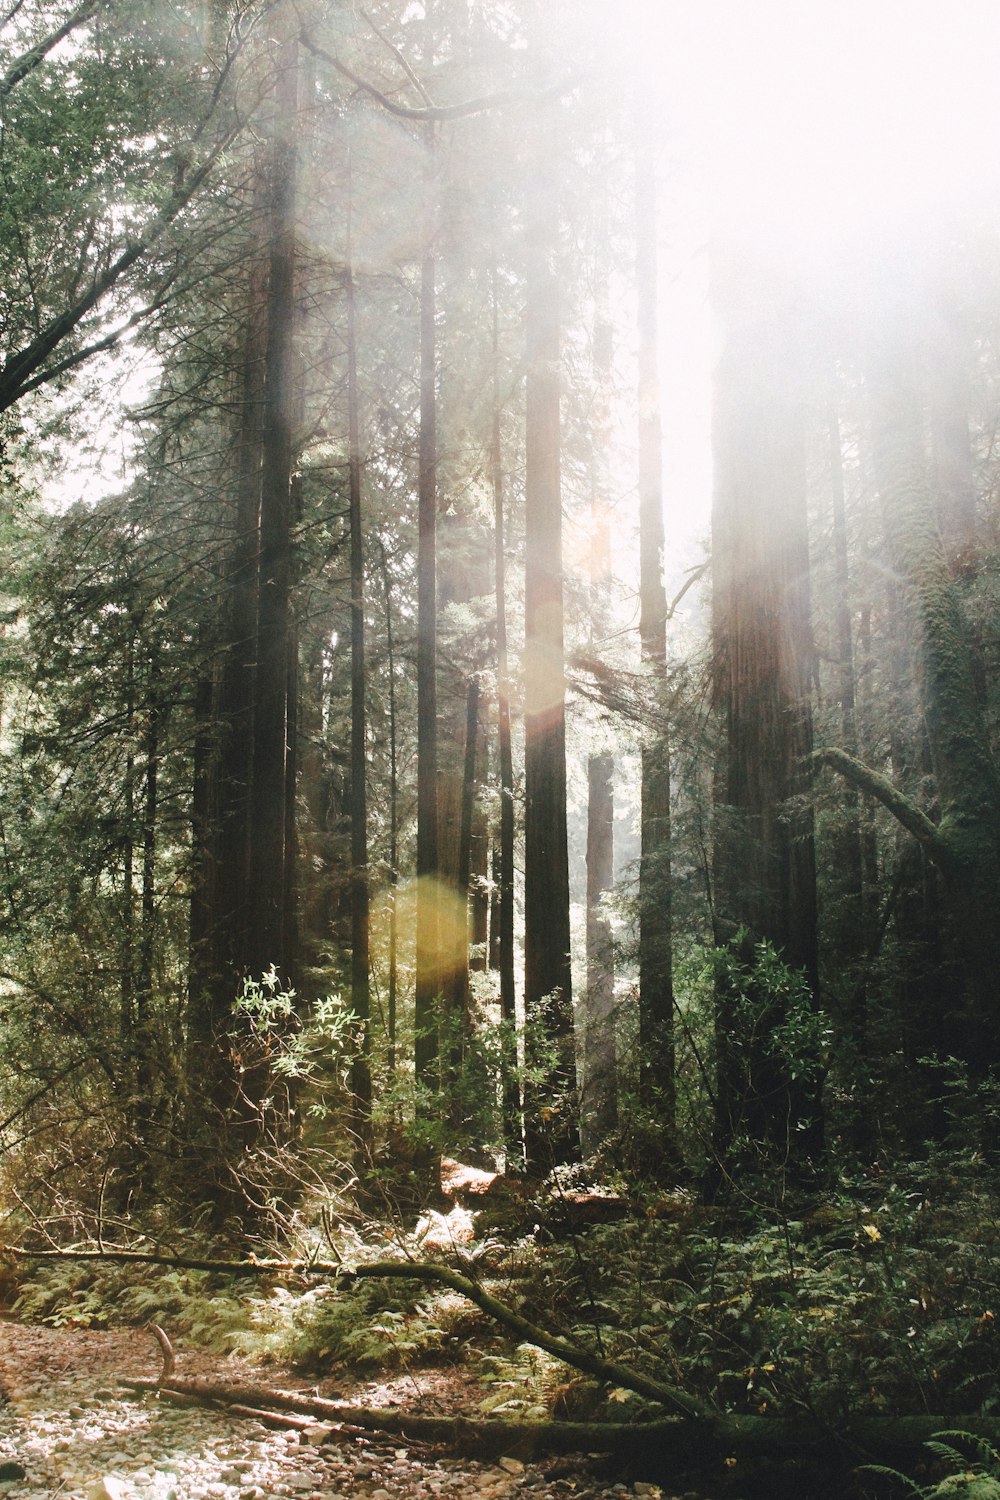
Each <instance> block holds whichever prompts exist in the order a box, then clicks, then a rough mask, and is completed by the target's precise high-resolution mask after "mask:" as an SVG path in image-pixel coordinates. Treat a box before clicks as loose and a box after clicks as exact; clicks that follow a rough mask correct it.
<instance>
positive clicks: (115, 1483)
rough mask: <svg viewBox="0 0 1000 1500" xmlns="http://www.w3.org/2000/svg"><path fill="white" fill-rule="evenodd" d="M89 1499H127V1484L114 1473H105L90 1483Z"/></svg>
mask: <svg viewBox="0 0 1000 1500" xmlns="http://www.w3.org/2000/svg"><path fill="white" fill-rule="evenodd" d="M87 1500H125V1486H124V1485H123V1484H122V1482H121V1480H120V1479H116V1478H115V1476H114V1475H113V1474H105V1475H104V1477H103V1479H98V1480H96V1481H95V1483H94V1484H92V1485H90V1487H89V1488H88V1490H87Z"/></svg>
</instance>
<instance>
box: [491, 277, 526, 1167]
mask: <svg viewBox="0 0 1000 1500" xmlns="http://www.w3.org/2000/svg"><path fill="white" fill-rule="evenodd" d="M499 343H500V336H499V298H498V295H497V272H496V264H495V262H494V267H493V426H492V434H491V440H490V449H491V452H490V470H491V478H492V484H493V534H494V578H493V582H494V596H495V604H496V631H497V748H498V759H499V763H500V766H499V769H500V833H499V841H498V843H497V846H496V850H495V861H494V886H495V892H496V923H495V931H496V942H495V944H494V943H493V942H492V939H491V949H492V950H493V953H492V961H493V963H494V966H495V968H496V969H497V970H498V971H499V975H500V1094H501V1114H502V1121H503V1136H504V1144H505V1147H506V1152H507V1158H508V1163H511V1162H513V1161H514V1160H515V1159H518V1160H521V1159H523V1144H522V1138H521V1089H520V1084H519V1082H518V1069H517V1012H516V999H515V975H514V755H513V748H512V743H511V723H510V664H509V661H508V654H507V582H506V560H505V556H504V535H505V526H504V469H503V441H502V431H501V423H500V417H501V397H500V350H499Z"/></svg>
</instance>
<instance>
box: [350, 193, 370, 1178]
mask: <svg viewBox="0 0 1000 1500" xmlns="http://www.w3.org/2000/svg"><path fill="white" fill-rule="evenodd" d="M348 212H350V210H348ZM358 406H359V398H358V358H357V320H356V315H355V295H354V272H353V268H352V265H351V250H350V244H349V246H348V255H347V426H348V495H349V501H350V513H351V514H350V523H351V1009H352V1010H353V1012H354V1015H355V1017H356V1019H357V1027H358V1034H357V1042H356V1048H357V1050H356V1052H355V1056H354V1061H353V1064H352V1070H351V1091H352V1093H353V1095H354V1128H355V1131H356V1133H357V1139H358V1145H359V1149H360V1150H361V1152H362V1154H364V1153H366V1152H367V1149H368V1147H369V1146H370V1135H371V1102H372V1081H371V1021H370V1017H371V996H370V993H369V967H370V961H369V923H368V908H369V890H368V746H367V719H366V711H365V695H366V691H367V679H366V673H365V551H364V535H363V530H362V519H363V518H362V509H361V506H362V498H361V426H360V413H359V409H358Z"/></svg>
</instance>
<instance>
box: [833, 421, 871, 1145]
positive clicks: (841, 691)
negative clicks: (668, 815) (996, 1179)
mask: <svg viewBox="0 0 1000 1500" xmlns="http://www.w3.org/2000/svg"><path fill="white" fill-rule="evenodd" d="M829 439H830V499H831V509H832V521H833V528H832V529H833V553H834V558H833V561H834V589H835V605H834V609H835V632H836V643H837V657H838V662H837V678H838V681H837V697H838V700H839V706H840V733H841V739H842V741H843V745H844V748H845V750H847V752H848V754H849V755H857V753H858V722H857V693H856V688H855V670H854V632H853V627H852V623H851V576H850V564H849V549H848V538H847V511H846V504H845V494H844V459H843V450H842V444H841V436H840V419H839V417H838V415H837V411H836V408H831V410H830V415H829ZM831 853H832V859H831V861H830V863H831V867H832V872H833V878H834V880H835V881H836V886H835V905H834V909H833V913H832V920H831V922H830V927H831V932H830V939H831V942H832V945H833V948H834V951H835V953H836V955H837V961H838V967H839V968H840V969H841V971H842V972H844V973H845V977H846V981H847V983H846V988H845V990H844V994H843V1000H842V1007H843V1009H842V1015H841V1028H842V1032H843V1036H844V1039H845V1040H846V1042H847V1044H848V1045H849V1047H850V1048H851V1050H852V1052H853V1054H854V1056H855V1058H856V1059H857V1060H858V1061H859V1062H862V1061H863V1060H864V1056H865V1050H866V1032H867V982H866V976H865V972H864V971H865V966H866V962H867V959H868V953H869V948H870V944H871V921H870V911H869V892H868V891H867V890H866V886H865V870H864V865H865V860H864V846H863V837H862V808H861V795H860V793H859V792H858V791H857V789H856V788H849V789H847V791H846V793H845V797H844V809H843V821H842V823H841V824H840V826H839V827H838V829H837V830H836V833H835V835H834V838H833V840H832V848H831ZM857 1123H858V1126H859V1128H863V1123H862V1120H861V1119H860V1118H859V1120H858V1122H857Z"/></svg>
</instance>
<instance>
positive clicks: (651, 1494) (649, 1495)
mask: <svg viewBox="0 0 1000 1500" xmlns="http://www.w3.org/2000/svg"><path fill="white" fill-rule="evenodd" d="M632 1488H633V1490H634V1491H635V1493H636V1494H637V1495H644V1496H645V1497H646V1500H661V1497H662V1495H663V1491H662V1490H661V1489H660V1486H659V1485H658V1484H646V1483H645V1481H644V1480H641V1479H640V1480H637V1481H636V1483H635V1484H634V1485H633V1486H632Z"/></svg>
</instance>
